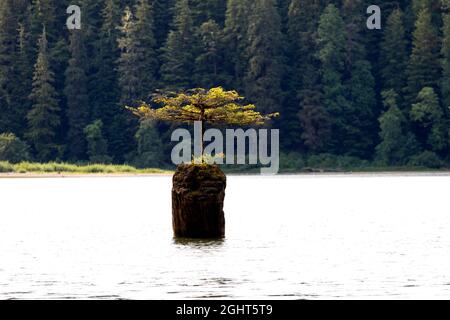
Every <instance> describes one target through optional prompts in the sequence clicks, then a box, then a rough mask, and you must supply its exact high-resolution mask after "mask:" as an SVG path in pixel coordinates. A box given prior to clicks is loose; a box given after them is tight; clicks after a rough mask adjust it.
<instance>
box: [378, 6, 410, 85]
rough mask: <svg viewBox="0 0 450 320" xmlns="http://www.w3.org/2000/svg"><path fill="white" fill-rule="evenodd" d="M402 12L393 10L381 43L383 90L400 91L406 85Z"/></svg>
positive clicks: (406, 56) (405, 52)
mask: <svg viewBox="0 0 450 320" xmlns="http://www.w3.org/2000/svg"><path fill="white" fill-rule="evenodd" d="M402 17H403V15H402V12H401V10H400V9H397V10H394V11H393V12H392V13H391V14H390V16H389V18H388V21H387V24H386V28H385V31H384V37H383V41H382V44H381V57H380V60H381V63H380V65H381V68H382V70H381V77H382V81H383V88H384V89H385V90H391V89H392V90H394V91H395V92H397V93H402V92H403V89H404V87H405V85H406V74H405V70H406V66H407V63H408V53H407V40H406V35H405V28H404V26H403V20H402Z"/></svg>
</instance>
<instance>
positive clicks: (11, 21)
mask: <svg viewBox="0 0 450 320" xmlns="http://www.w3.org/2000/svg"><path fill="white" fill-rule="evenodd" d="M17 28H18V21H17V16H16V14H15V11H14V1H12V0H5V1H2V3H0V128H1V129H0V132H14V133H16V131H17V126H16V121H17V120H18V119H17V118H16V117H15V114H16V110H14V96H13V95H14V93H13V91H14V85H15V83H14V82H12V81H11V79H13V78H14V73H15V70H14V63H15V55H16V44H17Z"/></svg>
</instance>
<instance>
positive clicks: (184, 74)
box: [161, 0, 196, 89]
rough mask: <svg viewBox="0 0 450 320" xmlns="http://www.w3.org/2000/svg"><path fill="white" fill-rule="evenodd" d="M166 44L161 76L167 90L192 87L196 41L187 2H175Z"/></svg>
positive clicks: (186, 0) (183, 0)
mask: <svg viewBox="0 0 450 320" xmlns="http://www.w3.org/2000/svg"><path fill="white" fill-rule="evenodd" d="M173 28H174V29H173V30H172V31H170V33H169V36H168V38H167V43H166V45H165V47H164V49H163V57H162V59H163V65H162V66H161V76H162V82H163V85H164V87H166V88H168V89H177V88H179V89H187V88H189V87H193V81H192V75H193V73H194V68H195V63H194V60H195V51H196V50H195V47H196V39H195V32H194V26H193V20H192V13H191V9H190V7H189V2H188V0H177V3H176V6H175V15H174V21H173Z"/></svg>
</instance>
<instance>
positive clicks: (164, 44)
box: [0, 0, 450, 169]
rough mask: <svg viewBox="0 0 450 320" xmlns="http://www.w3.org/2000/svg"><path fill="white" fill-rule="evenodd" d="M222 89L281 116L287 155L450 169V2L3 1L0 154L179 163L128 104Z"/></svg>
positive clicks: (165, 138) (293, 161) (298, 161)
mask: <svg viewBox="0 0 450 320" xmlns="http://www.w3.org/2000/svg"><path fill="white" fill-rule="evenodd" d="M373 4H375V5H378V6H380V8H381V10H382V11H381V14H382V28H381V30H369V29H368V28H367V26H366V20H367V18H368V17H369V15H368V14H367V13H366V9H367V7H368V6H369V5H373ZM69 5H78V6H79V7H80V8H81V29H80V30H68V29H67V27H66V20H67V18H68V14H67V13H66V9H67V7H68V6H69ZM217 86H222V87H224V88H225V89H227V90H237V91H238V92H239V93H241V94H242V95H244V96H245V97H246V99H247V100H248V101H249V102H251V103H254V104H255V105H256V106H257V107H258V110H259V111H261V112H264V113H268V112H275V111H276V112H280V114H281V116H280V117H279V118H278V119H277V120H276V121H275V122H274V123H273V124H272V126H273V127H274V128H279V129H280V131H281V133H280V142H281V145H282V160H281V161H282V163H281V165H282V166H285V167H293V168H297V169H300V168H302V167H305V166H308V165H309V166H329V167H339V166H359V165H361V164H371V165H380V166H395V167H400V166H422V167H432V168H438V167H445V166H448V165H450V134H449V133H450V131H449V129H450V113H449V111H450V110H449V109H448V107H449V106H450V0H412V1H409V0H398V1H381V0H378V1H375V0H370V1H367V0H340V1H329V0H278V1H277V0H228V1H227V0H0V134H1V135H0V160H9V161H11V162H14V161H15V162H18V161H22V160H34V161H39V162H47V161H66V162H74V163H83V162H97V163H110V162H112V163H130V164H133V165H135V166H138V167H161V166H165V165H169V164H170V163H169V162H170V158H169V157H170V149H171V147H172V145H171V143H170V133H171V128H170V127H169V126H168V125H167V124H164V123H154V122H151V121H143V122H139V121H138V120H137V119H136V118H135V117H134V116H133V115H131V114H130V112H129V111H127V110H126V109H125V108H124V106H137V105H139V103H140V102H141V101H149V100H150V96H151V94H152V93H153V92H155V90H157V89H162V90H174V91H178V90H182V89H188V88H196V87H204V88H212V87H217Z"/></svg>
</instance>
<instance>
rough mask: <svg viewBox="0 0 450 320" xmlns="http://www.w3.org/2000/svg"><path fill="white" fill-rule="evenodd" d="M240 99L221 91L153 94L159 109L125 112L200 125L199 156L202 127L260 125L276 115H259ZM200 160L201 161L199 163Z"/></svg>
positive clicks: (202, 147) (133, 109)
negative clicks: (209, 125)
mask: <svg viewBox="0 0 450 320" xmlns="http://www.w3.org/2000/svg"><path fill="white" fill-rule="evenodd" d="M243 99H244V97H241V96H240V95H239V94H238V93H237V92H236V91H225V90H224V89H223V88H221V87H218V88H212V89H210V90H207V89H202V88H197V89H192V90H188V91H186V92H181V93H174V92H171V93H167V94H162V93H157V94H155V95H154V98H153V101H154V102H155V103H157V104H160V105H163V107H162V108H159V109H153V108H152V107H150V106H149V105H148V104H143V105H142V106H141V107H139V108H129V109H130V110H131V111H133V113H134V114H135V115H137V116H139V117H140V118H142V119H153V120H161V121H168V122H180V123H190V124H191V123H193V122H196V121H200V122H201V123H202V133H201V139H200V141H201V154H202V155H203V150H204V141H203V135H204V133H205V127H206V124H211V125H220V124H228V125H240V126H250V125H263V124H265V123H266V122H267V121H268V120H270V119H271V118H274V117H276V116H278V113H273V114H269V115H261V113H259V112H257V111H255V108H256V106H255V105H253V104H247V105H246V104H242V103H241V101H242V100H243ZM203 160H204V159H203V157H202V161H203Z"/></svg>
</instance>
